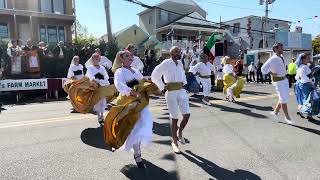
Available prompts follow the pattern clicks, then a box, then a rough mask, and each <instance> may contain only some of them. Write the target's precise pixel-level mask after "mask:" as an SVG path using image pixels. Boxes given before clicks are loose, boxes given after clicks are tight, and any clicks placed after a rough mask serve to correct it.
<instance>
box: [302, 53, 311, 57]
mask: <svg viewBox="0 0 320 180" xmlns="http://www.w3.org/2000/svg"><path fill="white" fill-rule="evenodd" d="M310 55H311V54H310V53H308V52H307V53H303V55H302V56H301V59H306V58H307V57H309V56H310Z"/></svg>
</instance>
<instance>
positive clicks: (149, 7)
mask: <svg viewBox="0 0 320 180" xmlns="http://www.w3.org/2000/svg"><path fill="white" fill-rule="evenodd" d="M124 1H127V2H130V3H134V4H137V5H140V6H142V7H144V8H147V9H159V10H162V11H166V12H170V13H172V14H176V15H180V16H185V17H188V18H191V19H196V20H200V21H204V22H208V23H211V24H213V26H214V25H216V27H215V28H216V29H225V28H222V27H220V25H223V26H225V27H233V28H238V29H242V30H249V29H248V28H243V27H235V26H233V25H229V24H223V23H218V22H214V21H209V20H206V19H202V18H197V17H193V16H190V15H187V14H181V13H177V12H174V11H170V10H168V9H164V8H161V7H159V6H150V5H147V4H144V3H142V2H140V1H137V0H124ZM218 26H219V27H218ZM250 31H251V32H260V33H269V34H274V33H273V32H268V31H261V30H255V29H250Z"/></svg>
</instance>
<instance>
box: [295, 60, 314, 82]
mask: <svg viewBox="0 0 320 180" xmlns="http://www.w3.org/2000/svg"><path fill="white" fill-rule="evenodd" d="M309 74H311V69H310V68H309V66H307V65H305V64H302V65H300V66H299V68H298V70H297V74H296V77H295V78H296V80H297V81H300V82H301V83H308V82H312V79H310V78H309V77H308V75H309Z"/></svg>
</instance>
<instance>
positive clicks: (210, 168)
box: [182, 151, 261, 180]
mask: <svg viewBox="0 0 320 180" xmlns="http://www.w3.org/2000/svg"><path fill="white" fill-rule="evenodd" d="M182 156H184V157H185V158H186V159H188V160H189V161H190V162H192V163H194V164H196V165H197V166H199V167H200V168H201V169H203V170H204V171H205V172H207V173H208V175H210V176H211V177H212V178H215V179H230V180H231V179H240V180H246V179H249V180H260V179H261V178H260V177H259V176H258V175H256V174H253V173H251V172H249V171H245V170H242V169H237V170H235V171H234V172H233V171H230V170H228V169H224V168H222V167H220V166H218V165H216V164H215V163H213V162H211V161H209V160H207V159H205V158H203V157H200V156H198V155H196V154H194V153H192V152H191V151H186V153H182Z"/></svg>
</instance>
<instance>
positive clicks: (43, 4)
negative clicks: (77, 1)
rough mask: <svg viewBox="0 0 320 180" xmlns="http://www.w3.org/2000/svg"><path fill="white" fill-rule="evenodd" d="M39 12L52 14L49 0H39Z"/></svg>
mask: <svg viewBox="0 0 320 180" xmlns="http://www.w3.org/2000/svg"><path fill="white" fill-rule="evenodd" d="M39 3H40V11H41V12H45V13H52V1H51V0H39Z"/></svg>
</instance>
